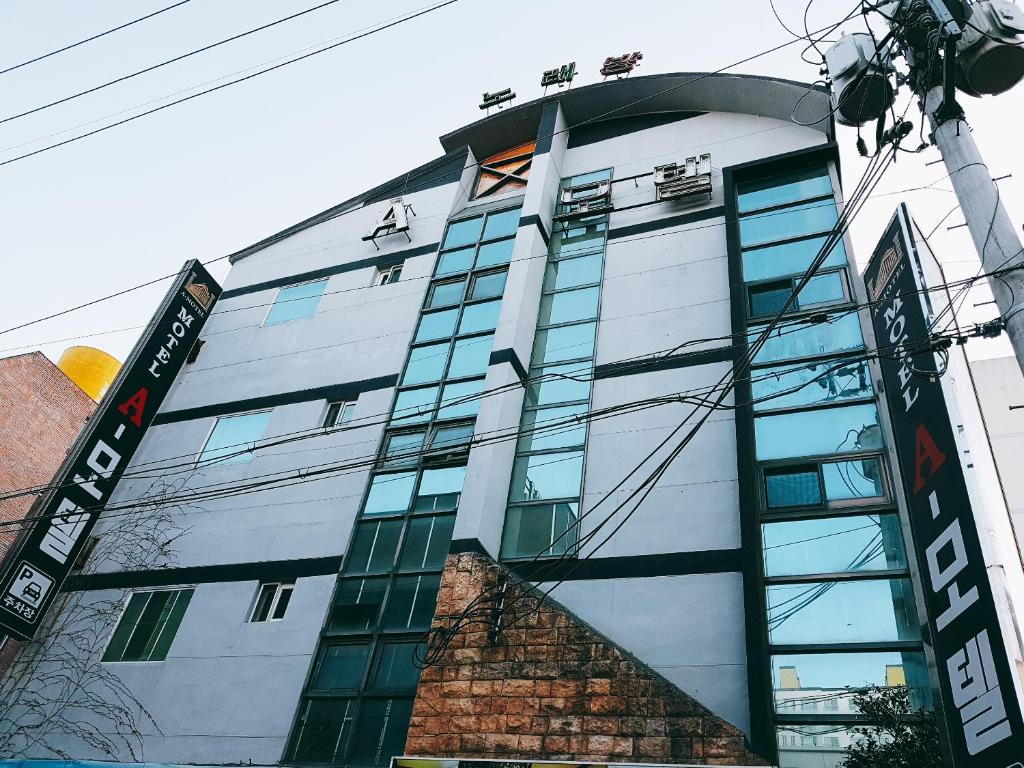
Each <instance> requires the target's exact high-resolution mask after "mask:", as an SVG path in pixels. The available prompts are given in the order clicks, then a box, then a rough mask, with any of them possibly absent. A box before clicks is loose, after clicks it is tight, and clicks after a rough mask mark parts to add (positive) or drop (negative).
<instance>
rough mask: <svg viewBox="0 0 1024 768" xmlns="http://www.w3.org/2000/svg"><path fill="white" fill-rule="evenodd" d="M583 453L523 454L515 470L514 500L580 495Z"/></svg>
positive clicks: (513, 482)
mask: <svg viewBox="0 0 1024 768" xmlns="http://www.w3.org/2000/svg"><path fill="white" fill-rule="evenodd" d="M582 480H583V452H582V451H569V452H566V453H541V454H537V455H535V456H520V457H518V458H517V459H516V463H515V467H514V468H513V470H512V497H511V498H512V501H538V500H541V499H561V498H570V497H573V496H579V495H580V483H581V482H582Z"/></svg>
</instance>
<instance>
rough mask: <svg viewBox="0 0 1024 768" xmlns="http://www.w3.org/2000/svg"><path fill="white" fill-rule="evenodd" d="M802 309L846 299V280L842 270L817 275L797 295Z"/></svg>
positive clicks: (798, 303)
mask: <svg viewBox="0 0 1024 768" xmlns="http://www.w3.org/2000/svg"><path fill="white" fill-rule="evenodd" d="M796 299H797V305H798V306H799V307H800V309H806V308H809V307H815V306H821V305H824V304H835V303H837V302H841V301H846V282H845V281H844V280H843V273H842V272H828V273H826V274H824V275H815V276H814V277H812V278H811V279H810V280H808V281H807V285H805V286H804V289H803V290H802V291H800V293H799V295H798V296H797V297H796Z"/></svg>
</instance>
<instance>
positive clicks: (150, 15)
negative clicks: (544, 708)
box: [0, 0, 190, 75]
mask: <svg viewBox="0 0 1024 768" xmlns="http://www.w3.org/2000/svg"><path fill="white" fill-rule="evenodd" d="M189 1H190V0H181V1H180V2H177V3H175V4H174V5H168V6H167V7H166V8H161V9H160V10H158V11H153V13H148V14H146V15H145V16H140V17H139V18H137V19H132V20H131V21H128V22H125V23H124V24H119V25H118V26H116V27H112V28H110V29H108V30H106V31H105V32H100V33H99V34H96V35H92V36H91V37H87V38H85V39H84V40H79V41H78V42H77V43H71V44H70V45H65V46H64V47H63V48H58V49H57V50H55V51H50V52H49V53H44V54H42V55H41V56H36V57H35V58H32V59H29V60H28V61H23V62H21V63H20V64H13V65H12V66H9V67H7V68H6V69H0V75H5V74H7V73H8V72H13V71H14V70H16V69H21V68H22V67H27V66H28V65H29V64H35V63H36V62H37V61H42V60H43V59H48V58H50V57H51V56H56V55H57V54H58V53H64V52H65V51H70V50H71V49H72V48H77V47H78V46H80V45H85V44H86V43H91V42H92V41H93V40H99V39H100V38H101V37H106V36H107V35H109V34H112V33H113V32H117V31H119V30H122V29H125V28H127V27H130V26H132V25H133V24H138V23H139V22H140V21H145V20H146V19H152V18H153V17H154V16H159V15H160V14H161V13H165V12H166V11H169V10H171V9H172V8H177V7H178V6H181V5H185V3H187V2H189Z"/></svg>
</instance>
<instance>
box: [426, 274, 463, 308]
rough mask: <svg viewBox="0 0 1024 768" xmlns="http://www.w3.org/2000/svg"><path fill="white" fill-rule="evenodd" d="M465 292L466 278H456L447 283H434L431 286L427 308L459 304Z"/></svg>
mask: <svg viewBox="0 0 1024 768" xmlns="http://www.w3.org/2000/svg"><path fill="white" fill-rule="evenodd" d="M465 292H466V281H465V280H455V281H452V282H447V283H434V284H433V285H432V286H431V287H430V297H429V298H428V299H427V308H428V309H429V308H432V307H444V306H448V305H451V304H458V303H459V302H460V301H462V295H463V294H464V293H465Z"/></svg>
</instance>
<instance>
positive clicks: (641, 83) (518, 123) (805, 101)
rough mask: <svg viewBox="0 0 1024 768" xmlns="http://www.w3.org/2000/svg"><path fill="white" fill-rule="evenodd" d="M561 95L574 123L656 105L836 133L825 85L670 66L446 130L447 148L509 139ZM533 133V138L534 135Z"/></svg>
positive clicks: (478, 148)
mask: <svg viewBox="0 0 1024 768" xmlns="http://www.w3.org/2000/svg"><path fill="white" fill-rule="evenodd" d="M553 102H558V103H559V104H560V105H561V107H562V111H563V112H564V114H565V119H566V122H567V123H568V124H569V126H570V127H578V126H580V125H582V124H586V123H595V122H599V121H603V120H613V119H616V118H620V117H629V116H634V115H643V114H650V113H652V112H738V113H743V114H751V115H761V116H763V117H773V118H776V119H778V120H787V121H793V122H798V123H800V124H804V125H806V126H807V127H809V128H813V129H815V130H818V131H821V132H822V133H823V134H825V135H826V136H828V137H829V138H831V137H832V135H833V125H832V123H833V121H832V116H831V105H830V103H829V92H828V88H826V87H825V86H821V85H816V84H812V83H801V82H797V81H795V80H786V79H783V78H778V77H767V76H763V75H743V74H725V73H715V72H673V73H668V74H659V75H646V76H643V77H625V78H622V79H620V80H605V81H604V82H601V83H592V84H591V85H585V86H582V87H580V88H569V89H567V90H563V91H559V92H557V93H553V94H551V95H549V96H545V97H543V98H540V99H534V100H533V101H528V102H526V103H524V104H519V105H517V106H514V107H508V108H506V109H502V110H500V111H498V112H496V113H495V114H493V115H490V116H489V117H484V118H482V119H480V120H477V121H475V122H472V123H470V124H468V125H464V126H462V127H461V128H457V129H456V130H454V131H451V132H450V133H447V134H445V135H444V136H442V137H441V146H442V147H444V149H445V150H446V151H448V152H450V151H452V150H454V149H456V148H458V147H462V146H466V145H468V146H469V147H470V148H472V150H473V153H474V154H475V155H476V156H477V157H478V158H479V157H486V156H487V155H489V154H493V153H494V152H499V151H501V150H502V149H505V148H507V147H508V146H512V145H513V144H514V143H515V142H516V141H519V140H521V137H522V136H523V127H524V126H525V125H531V124H532V125H534V126H535V125H536V124H537V121H539V119H540V113H541V112H542V111H543V109H544V106H545V105H547V104H550V103H553ZM532 138H533V137H532V136H531V137H530V139H529V140H532Z"/></svg>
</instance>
